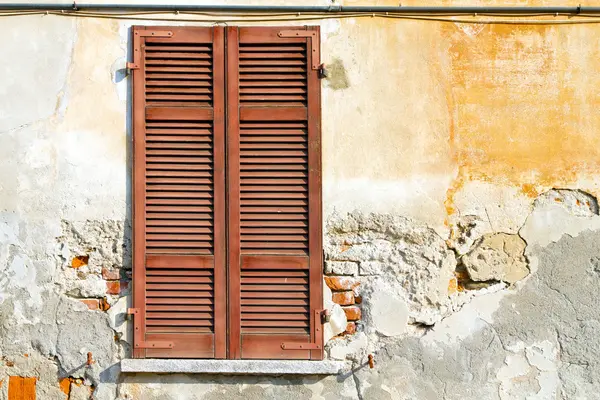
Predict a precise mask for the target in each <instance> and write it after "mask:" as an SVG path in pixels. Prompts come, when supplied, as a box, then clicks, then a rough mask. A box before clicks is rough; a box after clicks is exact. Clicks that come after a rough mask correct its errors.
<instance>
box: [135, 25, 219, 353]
mask: <svg viewBox="0 0 600 400" xmlns="http://www.w3.org/2000/svg"><path fill="white" fill-rule="evenodd" d="M224 38H225V34H224V31H223V28H220V27H215V28H198V27H185V28H182V27H152V28H146V27H134V28H133V39H134V40H133V41H134V54H133V58H134V62H133V63H132V64H131V65H130V67H131V68H132V69H133V91H134V93H133V123H134V158H133V163H134V182H133V183H134V185H133V187H134V193H133V201H134V208H133V224H134V227H133V229H134V230H133V232H134V244H133V245H134V282H133V291H134V300H133V307H134V309H133V310H131V312H132V313H133V314H134V326H135V334H134V357H169V358H174V357H186V358H187V357H190V358H212V357H215V358H224V357H225V356H226V336H225V335H226V278H225V276H226V275H225V238H226V237H225V168H224V167H225V156H224V153H225V132H224V106H225V99H224V85H225V81H224V69H225V66H224V61H225V54H224Z"/></svg>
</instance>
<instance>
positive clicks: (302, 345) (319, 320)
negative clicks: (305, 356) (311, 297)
mask: <svg viewBox="0 0 600 400" xmlns="http://www.w3.org/2000/svg"><path fill="white" fill-rule="evenodd" d="M328 314H329V312H328V310H315V337H316V338H319V337H321V330H322V328H321V324H324V323H325V322H329V319H328ZM281 348H282V349H283V350H321V349H322V348H323V345H321V344H319V343H310V342H283V343H281Z"/></svg>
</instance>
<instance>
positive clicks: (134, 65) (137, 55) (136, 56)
mask: <svg viewBox="0 0 600 400" xmlns="http://www.w3.org/2000/svg"><path fill="white" fill-rule="evenodd" d="M171 36H173V32H172V31H141V30H140V31H138V30H135V31H133V62H128V63H127V69H128V70H132V69H139V68H140V64H141V57H142V51H141V48H140V45H141V42H140V38H141V37H171Z"/></svg>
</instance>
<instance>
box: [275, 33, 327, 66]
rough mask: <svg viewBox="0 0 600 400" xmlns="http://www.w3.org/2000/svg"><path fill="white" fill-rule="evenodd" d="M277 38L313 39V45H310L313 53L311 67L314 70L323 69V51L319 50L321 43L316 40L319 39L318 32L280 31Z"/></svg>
mask: <svg viewBox="0 0 600 400" xmlns="http://www.w3.org/2000/svg"><path fill="white" fill-rule="evenodd" d="M277 36H279V37H281V38H293V37H297V38H301V37H305V38H308V39H311V45H310V48H311V49H312V50H311V52H312V62H311V66H312V69H314V70H320V69H321V68H320V64H321V61H320V60H321V51H320V49H319V42H318V41H317V40H316V39H317V37H318V35H317V31H309V30H300V29H298V30H292V29H287V30H283V31H279V33H278V34H277Z"/></svg>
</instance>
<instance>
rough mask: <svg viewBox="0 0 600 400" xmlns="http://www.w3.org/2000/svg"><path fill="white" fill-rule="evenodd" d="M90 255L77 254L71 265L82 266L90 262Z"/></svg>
mask: <svg viewBox="0 0 600 400" xmlns="http://www.w3.org/2000/svg"><path fill="white" fill-rule="evenodd" d="M89 260H90V256H77V257H75V258H73V260H71V267H73V268H80V267H83V266H84V265H87V264H88V261H89Z"/></svg>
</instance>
